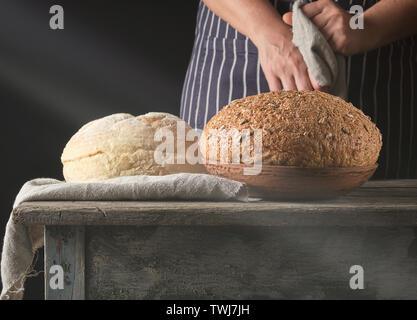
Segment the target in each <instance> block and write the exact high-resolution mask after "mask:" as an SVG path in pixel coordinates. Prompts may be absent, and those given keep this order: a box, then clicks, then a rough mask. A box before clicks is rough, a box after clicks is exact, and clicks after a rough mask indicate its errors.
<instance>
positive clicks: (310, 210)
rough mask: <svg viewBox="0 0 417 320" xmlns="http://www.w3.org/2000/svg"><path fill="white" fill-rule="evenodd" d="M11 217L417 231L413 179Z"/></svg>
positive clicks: (65, 207)
mask: <svg viewBox="0 0 417 320" xmlns="http://www.w3.org/2000/svg"><path fill="white" fill-rule="evenodd" d="M13 215H14V218H15V220H16V221H19V222H22V223H24V224H42V225H136V226H150V225H161V226H163V225H164V226H169V225H173V226H174V225H202V226H204V225H206V226H210V225H253V226H282V225H289V226H291V225H293V226H416V225H417V180H388V181H370V182H367V183H366V184H364V185H363V186H362V187H361V188H360V189H359V190H357V191H355V192H353V193H351V194H349V195H347V196H344V197H340V198H338V199H335V200H327V201H319V202H269V201H268V202H267V201H259V200H256V199H251V201H249V202H248V203H244V202H195V201H163V202H162V201H94V202H91V201H36V202H25V203H23V204H21V205H20V206H18V207H17V208H15V209H14V211H13Z"/></svg>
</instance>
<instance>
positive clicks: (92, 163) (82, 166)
mask: <svg viewBox="0 0 417 320" xmlns="http://www.w3.org/2000/svg"><path fill="white" fill-rule="evenodd" d="M179 124H180V125H181V126H184V128H185V130H184V131H185V133H188V132H189V130H193V129H192V128H191V127H190V126H189V125H188V124H187V123H185V122H184V121H183V120H181V119H180V118H178V117H176V116H174V115H171V114H168V113H157V112H150V113H147V114H145V115H141V116H137V117H134V116H132V115H130V114H126V113H119V114H113V115H110V116H107V117H104V118H101V119H97V120H94V121H91V122H89V123H87V124H86V125H84V126H83V127H82V128H81V129H80V130H79V131H78V132H77V133H76V134H75V135H74V136H73V137H72V138H71V139H70V140H69V141H68V143H67V145H66V146H65V148H64V151H63V153H62V156H61V161H62V164H63V173H64V178H65V180H66V181H68V182H86V181H98V180H105V179H109V178H113V177H119V176H132V175H167V174H172V173H179V172H191V173H205V172H206V171H205V168H204V166H203V165H201V164H198V163H197V164H194V165H192V164H189V163H187V161H184V155H182V154H180V153H178V154H177V141H180V142H181V141H183V142H182V144H183V146H184V149H185V151H187V150H188V148H189V147H190V146H191V145H192V144H193V143H194V142H188V141H187V142H185V141H184V139H183V138H182V137H179V139H178V140H177V126H178V125H179ZM161 128H163V129H167V130H170V132H171V133H172V134H173V137H174V141H175V148H174V154H171V156H173V159H174V161H172V162H171V163H166V162H165V163H161V162H160V161H155V157H154V153H155V150H156V149H157V148H158V146H160V145H161V143H162V142H163V141H155V133H156V132H157V131H158V130H159V129H161ZM196 141H197V139H196ZM167 153H168V151H166V152H165V155H166V154H167ZM180 159H182V161H180Z"/></svg>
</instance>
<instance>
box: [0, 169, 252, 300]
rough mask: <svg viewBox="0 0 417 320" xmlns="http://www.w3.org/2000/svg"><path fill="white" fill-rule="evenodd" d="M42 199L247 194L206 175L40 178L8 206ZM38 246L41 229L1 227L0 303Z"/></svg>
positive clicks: (27, 270)
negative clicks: (88, 179) (87, 179)
mask: <svg viewBox="0 0 417 320" xmlns="http://www.w3.org/2000/svg"><path fill="white" fill-rule="evenodd" d="M45 200H55V201H57V200H58V201H60V200H62V201H64V200H68V201H82V200H90V201H94V200H159V201H161V200H212V201H227V200H236V201H248V191H247V187H246V185H245V184H243V183H240V182H237V181H232V180H227V179H223V178H220V177H216V176H211V175H208V174H191V173H179V174H172V175H166V176H128V177H118V178H113V179H109V180H105V181H100V182H89V183H69V182H62V181H59V180H55V179H48V178H40V179H35V180H31V181H28V182H26V183H25V184H24V185H23V187H22V188H21V190H20V192H19V194H18V195H17V197H16V200H15V202H14V204H13V208H16V207H17V206H18V205H19V204H21V203H22V202H25V201H45ZM42 245H43V230H42V229H41V227H40V226H37V227H26V226H24V225H22V224H20V223H18V222H16V221H14V219H13V213H12V214H11V216H10V219H9V221H8V223H7V225H6V234H5V237H4V242H3V251H2V255H1V278H2V284H3V289H2V292H1V296H0V299H1V300H7V299H21V298H22V297H23V291H24V282H25V279H26V277H27V276H30V275H31V274H32V272H33V270H32V262H33V257H34V254H35V252H36V250H37V249H38V248H40V247H41V246H42Z"/></svg>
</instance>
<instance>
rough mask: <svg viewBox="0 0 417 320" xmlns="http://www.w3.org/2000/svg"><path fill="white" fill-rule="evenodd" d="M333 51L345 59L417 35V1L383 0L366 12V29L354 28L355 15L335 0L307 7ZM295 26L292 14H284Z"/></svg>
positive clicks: (286, 19)
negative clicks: (351, 26) (353, 16)
mask: <svg viewBox="0 0 417 320" xmlns="http://www.w3.org/2000/svg"><path fill="white" fill-rule="evenodd" d="M303 12H304V14H305V15H306V16H307V17H308V18H310V19H311V20H312V21H313V22H314V24H315V25H316V26H317V27H318V28H319V29H320V31H321V32H322V33H323V35H324V36H325V37H326V39H327V40H328V41H329V44H330V45H331V46H332V48H333V50H335V51H336V52H339V53H341V54H343V55H345V56H350V55H353V54H357V53H362V52H366V51H370V50H373V49H376V48H379V47H381V46H383V45H386V44H388V43H391V42H393V41H395V40H398V39H401V38H404V37H406V36H409V35H412V34H415V33H417V0H380V1H379V2H377V3H376V4H375V5H373V6H372V7H370V8H369V9H367V10H366V11H365V12H364V15H363V18H364V29H351V28H350V26H349V21H350V19H351V15H350V14H349V13H348V12H346V11H345V10H343V9H342V8H340V7H339V6H338V5H336V4H335V3H334V2H333V1H331V0H318V1H316V2H312V3H308V4H305V5H304V6H303ZM283 18H284V21H285V22H286V23H288V24H291V22H292V21H291V20H292V19H291V18H292V16H291V14H290V13H288V14H285V15H284V17H283Z"/></svg>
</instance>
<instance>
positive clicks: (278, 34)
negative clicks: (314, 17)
mask: <svg viewBox="0 0 417 320" xmlns="http://www.w3.org/2000/svg"><path fill="white" fill-rule="evenodd" d="M203 1H204V3H205V4H206V5H207V7H208V8H210V10H212V11H213V12H214V13H215V14H216V15H218V16H219V17H220V18H222V19H223V20H225V21H226V22H228V23H229V24H230V25H231V26H232V27H234V28H235V29H236V30H238V31H239V32H240V33H242V34H244V35H246V36H247V37H249V39H251V40H252V42H253V43H254V44H255V46H256V47H257V48H258V52H259V59H260V63H261V66H262V70H263V71H264V74H265V78H266V80H267V81H268V85H269V89H270V90H271V91H276V90H281V89H285V90H312V89H313V88H315V89H321V88H320V86H319V85H318V84H317V83H316V82H315V81H314V79H310V77H309V74H308V71H307V66H306V64H305V62H304V59H303V57H302V55H301V53H300V52H299V50H298V49H297V47H295V46H294V44H293V43H292V32H291V29H290V28H289V27H288V26H287V25H286V24H285V23H284V22H283V21H282V18H281V16H280V15H279V14H278V12H277V10H276V9H275V8H274V7H273V6H272V5H271V4H270V3H269V1H268V0H203ZM281 84H282V87H281Z"/></svg>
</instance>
